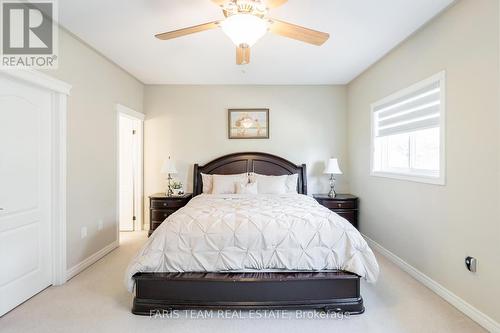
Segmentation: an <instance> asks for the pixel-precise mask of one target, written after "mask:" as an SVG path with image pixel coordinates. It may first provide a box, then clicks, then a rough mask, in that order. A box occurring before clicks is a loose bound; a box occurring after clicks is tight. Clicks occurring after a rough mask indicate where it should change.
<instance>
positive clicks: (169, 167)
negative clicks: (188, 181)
mask: <svg viewBox="0 0 500 333" xmlns="http://www.w3.org/2000/svg"><path fill="white" fill-rule="evenodd" d="M161 173H163V174H167V175H168V177H167V181H168V188H167V192H166V195H167V196H168V197H171V196H172V195H173V194H174V191H173V190H172V184H171V182H172V174H175V173H177V169H176V168H175V163H174V161H173V160H171V159H170V156H169V157H168V160H165V162H163V166H162V167H161Z"/></svg>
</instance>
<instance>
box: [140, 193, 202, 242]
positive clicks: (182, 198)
mask: <svg viewBox="0 0 500 333" xmlns="http://www.w3.org/2000/svg"><path fill="white" fill-rule="evenodd" d="M192 196H193V195H192V194H191V193H186V194H182V195H178V196H167V195H166V194H165V193H158V194H153V195H152V196H150V197H149V233H148V236H151V234H152V233H153V231H155V229H156V228H158V226H159V225H160V224H161V223H162V222H163V221H165V219H166V218H167V217H169V216H170V215H172V214H173V213H175V212H176V211H177V210H178V209H180V208H182V207H184V206H185V205H186V204H187V203H188V202H189V200H191V197H192Z"/></svg>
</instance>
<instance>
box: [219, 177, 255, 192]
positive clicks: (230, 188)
mask: <svg viewBox="0 0 500 333" xmlns="http://www.w3.org/2000/svg"><path fill="white" fill-rule="evenodd" d="M212 176H213V177H212V183H213V185H212V194H234V193H236V184H240V183H243V184H245V183H248V175H247V174H246V173H242V174H238V175H212Z"/></svg>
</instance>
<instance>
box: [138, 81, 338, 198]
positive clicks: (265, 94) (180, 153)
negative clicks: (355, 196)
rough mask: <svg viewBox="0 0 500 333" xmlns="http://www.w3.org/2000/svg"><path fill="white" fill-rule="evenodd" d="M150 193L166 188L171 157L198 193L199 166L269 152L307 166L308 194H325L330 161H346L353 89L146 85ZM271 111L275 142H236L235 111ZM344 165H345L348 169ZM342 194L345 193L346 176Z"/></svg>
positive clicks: (188, 186)
mask: <svg viewBox="0 0 500 333" xmlns="http://www.w3.org/2000/svg"><path fill="white" fill-rule="evenodd" d="M144 100H145V104H144V110H145V113H146V122H145V177H146V178H145V194H146V195H149V194H152V193H155V192H161V191H165V187H166V181H165V177H164V176H163V175H161V174H160V168H161V164H162V161H163V159H165V158H167V157H168V155H169V154H170V155H171V156H172V158H174V159H175V160H176V162H177V169H178V171H179V174H178V175H177V176H176V178H177V179H180V180H181V181H183V182H184V184H185V185H186V186H185V188H186V190H187V191H192V177H193V176H192V173H193V164H194V163H201V164H204V163H206V162H209V161H211V160H212V159H214V158H216V157H219V156H222V155H224V154H229V153H234V152H243V151H262V152H268V153H271V154H276V155H279V156H282V157H284V158H287V159H289V160H290V161H292V162H294V163H297V164H299V163H306V164H307V167H308V175H309V177H308V182H309V184H308V185H309V193H310V194H312V193H317V192H320V193H321V192H325V191H326V190H327V187H328V181H327V177H326V176H324V175H323V174H322V172H323V167H324V161H325V160H327V159H328V158H329V157H330V156H336V157H338V158H339V159H340V163H341V167H342V166H344V164H343V163H345V162H346V158H347V156H346V151H345V148H346V125H347V123H346V89H345V87H339V86H146V89H145V98H144ZM245 107H247V108H248V107H257V108H269V109H270V121H269V122H270V126H271V128H270V139H268V140H267V139H260V140H229V139H228V138H227V109H228V108H245ZM344 168H345V167H344ZM338 186H339V190H343V189H344V190H345V189H346V183H345V177H339V184H338Z"/></svg>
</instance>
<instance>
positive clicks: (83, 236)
mask: <svg viewBox="0 0 500 333" xmlns="http://www.w3.org/2000/svg"><path fill="white" fill-rule="evenodd" d="M81 235H82V239H84V238H85V237H87V227H82V230H81Z"/></svg>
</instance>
